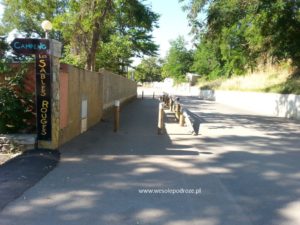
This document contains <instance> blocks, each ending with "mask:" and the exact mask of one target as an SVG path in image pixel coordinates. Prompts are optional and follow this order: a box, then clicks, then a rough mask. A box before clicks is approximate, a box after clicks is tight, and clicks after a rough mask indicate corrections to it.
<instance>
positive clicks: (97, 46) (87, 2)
mask: <svg viewBox="0 0 300 225" xmlns="http://www.w3.org/2000/svg"><path fill="white" fill-rule="evenodd" d="M3 3H4V5H5V11H4V15H3V26H1V27H3V28H4V27H5V32H6V33H7V32H9V31H11V30H12V29H14V28H17V29H18V30H19V31H21V32H25V33H26V34H27V35H28V36H30V35H31V34H33V33H37V34H39V35H40V36H43V35H44V34H43V33H44V32H43V31H42V29H41V26H40V24H41V22H42V21H43V20H44V19H48V20H50V21H51V22H52V23H53V28H54V31H52V32H51V35H50V36H51V37H52V38H54V39H57V40H60V41H61V42H62V43H63V45H64V48H63V49H64V51H63V59H62V61H63V62H66V63H71V64H73V65H76V66H79V67H85V68H86V69H89V70H98V69H99V68H101V67H106V68H107V69H112V70H113V71H116V72H120V73H124V72H125V68H127V67H128V66H129V64H130V63H131V61H130V58H131V57H134V56H142V55H150V56H152V55H155V54H156V51H157V49H158V46H157V45H156V44H154V42H153V40H152V35H151V33H152V31H153V28H154V27H156V26H157V21H158V18H159V16H158V14H156V13H154V12H152V10H151V8H149V7H148V6H147V5H146V4H144V3H143V1H139V0H45V1H40V0H31V1H28V0H3ZM1 30H2V29H1V28H0V31H1ZM123 40H124V42H125V43H121V45H120V42H121V41H123ZM125 46H126V47H125ZM115 50H116V51H117V53H115V52H114V51H115ZM111 53H113V54H111ZM106 57H108V58H107V59H106Z"/></svg>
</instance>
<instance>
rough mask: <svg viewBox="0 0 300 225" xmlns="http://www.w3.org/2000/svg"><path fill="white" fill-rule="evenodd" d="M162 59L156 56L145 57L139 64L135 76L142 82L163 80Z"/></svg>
mask: <svg viewBox="0 0 300 225" xmlns="http://www.w3.org/2000/svg"><path fill="white" fill-rule="evenodd" d="M161 63H162V62H161V60H160V59H158V58H156V57H150V58H147V59H143V60H142V62H141V63H140V64H139V65H138V66H137V68H136V70H135V73H134V78H135V80H136V81H140V82H153V81H161V80H162V75H161V73H162V68H161Z"/></svg>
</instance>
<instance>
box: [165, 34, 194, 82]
mask: <svg viewBox="0 0 300 225" xmlns="http://www.w3.org/2000/svg"><path fill="white" fill-rule="evenodd" d="M170 45H171V47H170V49H169V51H168V53H167V56H166V59H165V63H164V64H163V69H162V70H163V72H162V73H163V77H171V78H174V79H175V80H177V81H180V80H183V79H185V75H186V73H187V72H190V70H191V65H192V63H193V53H192V52H191V51H189V50H188V49H187V48H186V43H185V40H184V38H183V37H182V36H179V37H178V38H177V39H176V40H174V41H171V42H170Z"/></svg>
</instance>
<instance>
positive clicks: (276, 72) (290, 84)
mask: <svg viewBox="0 0 300 225" xmlns="http://www.w3.org/2000/svg"><path fill="white" fill-rule="evenodd" d="M199 85H200V87H201V88H208V89H215V90H230V91H254V92H272V93H284V94H291V93H293V94H300V76H299V75H298V74H297V73H295V72H293V70H292V69H291V67H290V66H282V65H281V66H269V67H264V68H263V69H260V70H258V71H255V72H254V73H248V74H246V75H245V76H234V77H232V78H230V79H224V78H220V79H217V80H214V81H203V80H200V81H199Z"/></svg>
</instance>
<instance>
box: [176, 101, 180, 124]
mask: <svg viewBox="0 0 300 225" xmlns="http://www.w3.org/2000/svg"><path fill="white" fill-rule="evenodd" d="M180 110H181V105H180V104H179V103H177V107H176V112H175V113H176V118H177V119H178V121H179V118H180Z"/></svg>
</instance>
